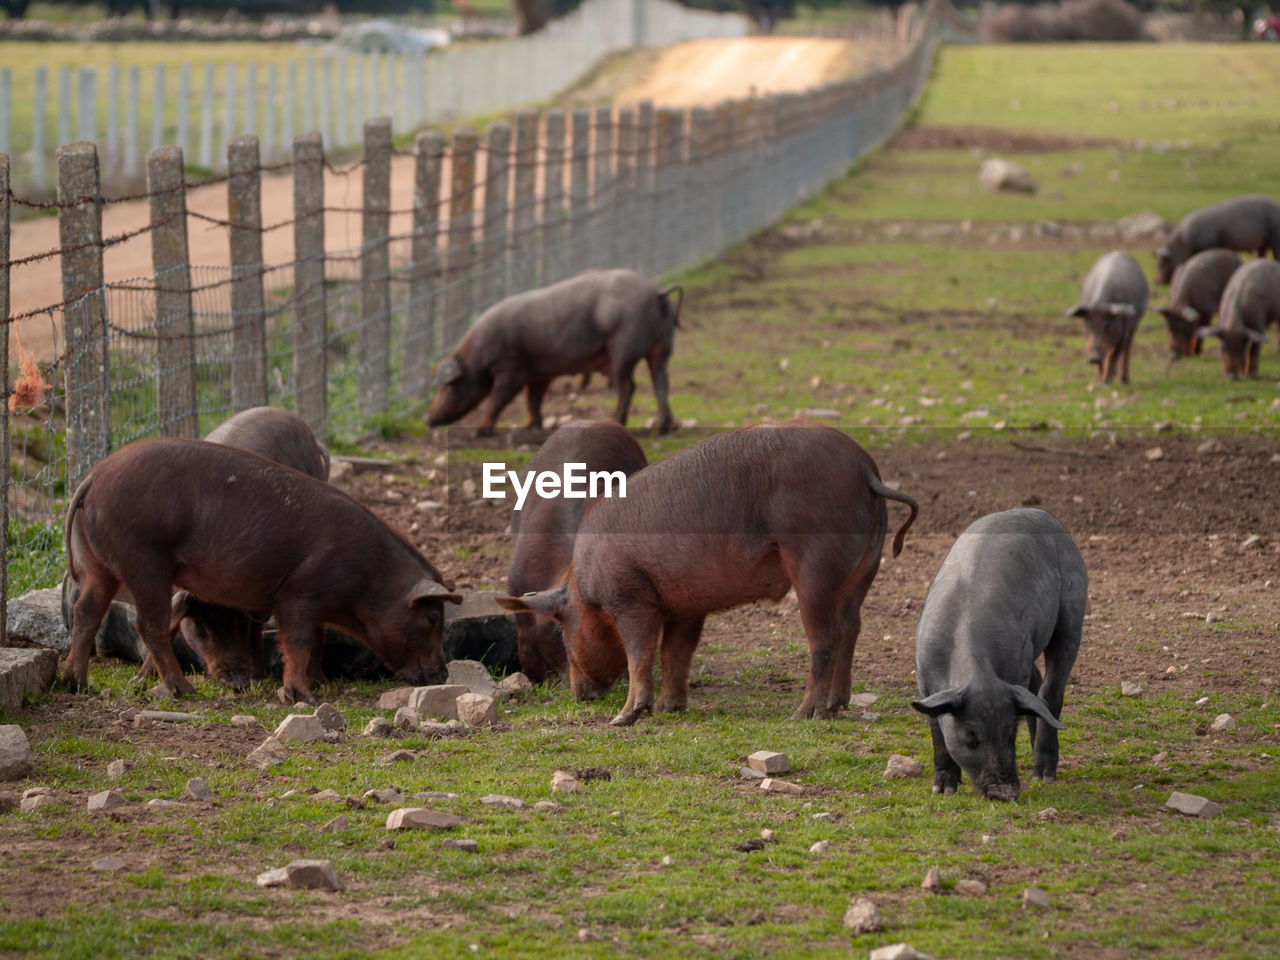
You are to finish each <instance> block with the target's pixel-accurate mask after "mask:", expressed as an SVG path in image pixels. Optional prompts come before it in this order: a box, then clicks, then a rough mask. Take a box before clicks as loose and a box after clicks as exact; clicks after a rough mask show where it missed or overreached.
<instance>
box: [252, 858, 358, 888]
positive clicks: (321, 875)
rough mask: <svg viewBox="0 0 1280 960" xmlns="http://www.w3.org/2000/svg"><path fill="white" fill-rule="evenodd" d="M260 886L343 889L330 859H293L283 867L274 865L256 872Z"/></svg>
mask: <svg viewBox="0 0 1280 960" xmlns="http://www.w3.org/2000/svg"><path fill="white" fill-rule="evenodd" d="M258 886H260V887H283V886H290V887H302V888H303V889H306V890H330V891H335V892H336V891H339V890H341V889H343V887H342V880H341V878H340V877H339V876H338V871H337V870H335V869H334V868H333V861H332V860H294V861H293V862H292V863H290V864H288V865H287V866H283V867H276V868H275V869H273V870H267V871H265V872H263V873H260V874H258Z"/></svg>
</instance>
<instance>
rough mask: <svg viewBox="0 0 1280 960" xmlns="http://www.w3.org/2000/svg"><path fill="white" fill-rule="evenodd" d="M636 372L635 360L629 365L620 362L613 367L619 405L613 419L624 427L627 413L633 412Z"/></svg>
mask: <svg viewBox="0 0 1280 960" xmlns="http://www.w3.org/2000/svg"><path fill="white" fill-rule="evenodd" d="M635 372H636V364H635V361H634V360H632V361H631V362H630V364H629V365H628V364H625V363H620V364H615V365H614V367H613V376H612V379H613V389H614V391H615V392H616V393H617V396H618V405H617V406H616V407H615V408H614V410H613V419H614V421H615V422H616V423H620V424H622V425H623V426H624V427H625V426H626V425H627V414H628V413H630V412H631V397H632V395H633V394H634V393H635V391H636V381H635Z"/></svg>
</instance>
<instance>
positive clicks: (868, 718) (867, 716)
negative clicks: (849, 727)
mask: <svg viewBox="0 0 1280 960" xmlns="http://www.w3.org/2000/svg"><path fill="white" fill-rule="evenodd" d="M858 719H859V720H863V721H865V722H867V723H875V722H876V721H877V720H879V719H880V714H879V713H877V712H876V711H875V710H866V711H864V712H863V713H862V714H861V715H859V717H858Z"/></svg>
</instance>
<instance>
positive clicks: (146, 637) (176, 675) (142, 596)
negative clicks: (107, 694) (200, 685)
mask: <svg viewBox="0 0 1280 960" xmlns="http://www.w3.org/2000/svg"><path fill="white" fill-rule="evenodd" d="M130 592H131V593H132V594H133V598H134V604H135V608H136V609H137V612H138V634H139V635H140V636H141V637H142V642H143V643H145V644H146V645H147V651H148V657H147V659H148V660H151V661H152V662H153V663H154V665H155V669H156V673H158V674H159V675H160V682H159V683H158V684H157V685H156V688H155V689H156V692H157V693H158V694H159V695H160V696H163V697H176V696H178V695H180V694H184V693H195V689H196V688H195V687H193V686H192V685H191V681H190V680H188V679H187V678H186V677H185V676H184V675H183V673H182V667H181V666H179V665H178V658H177V657H176V656H175V655H174V652H173V639H172V638H173V630H172V602H171V600H170V594H171V591H170V590H169V589H168V587H166V588H165V589H164V590H163V591H162V592H160V593H159V594H156V595H151V594H150V593H149V592H147V591H143V590H141V589H138V588H137V587H136V586H134V585H130ZM144 666H145V662H144Z"/></svg>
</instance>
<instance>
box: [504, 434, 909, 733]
mask: <svg viewBox="0 0 1280 960" xmlns="http://www.w3.org/2000/svg"><path fill="white" fill-rule="evenodd" d="M885 498H888V499H890V500H898V501H900V502H902V503H905V504H908V505H909V506H910V508H911V515H910V516H909V517H908V518H907V520H906V522H905V523H903V525H902V526H901V527H900V528H899V529H898V533H897V536H896V537H895V538H894V541H893V553H894V555H895V556H897V554H898V552H899V551H900V550H901V549H902V539H903V537H904V536H905V535H906V532H907V529H908V528H909V527H910V526H911V523H912V521H913V520H915V517H916V512H917V510H918V507H917V505H916V502H915V501H914V500H912V499H911V498H910V497H908V496H905V495H903V494H901V493H898V492H896V491H894V490H891V489H889V488H888V487H886V486H885V485H884V484H883V483H882V482H881V481H880V476H879V471H878V470H877V469H876V465H875V462H874V461H873V460H872V459H871V457H870V456H868V455H867V452H866V451H865V450H863V449H862V448H861V447H860V446H858V444H856V443H855V442H854V441H853V440H851V439H850V438H849V437H847V436H846V435H845V434H843V433H841V432H840V431H838V430H835V429H832V428H831V427H826V426H819V425H817V424H812V423H803V422H791V423H783V424H765V425H759V426H753V427H746V428H744V429H740V430H731V431H729V432H727V433H721V434H717V435H715V436H712V437H708V438H707V439H706V440H703V441H702V442H700V443H696V444H694V445H692V446H690V447H686V448H685V449H683V450H681V451H679V452H678V453H674V454H672V455H671V456H669V457H667V458H666V459H664V460H662V461H660V462H659V463H656V464H653V465H652V466H649V467H646V468H645V469H644V470H641V471H640V472H639V473H637V474H636V475H635V476H634V477H632V478H631V479H630V481H629V482H628V485H627V497H626V499H625V500H623V499H612V500H608V499H602V500H599V501H597V502H596V504H595V505H594V506H593V507H592V508H591V509H590V510H588V511H587V513H586V515H585V516H584V517H583V518H582V524H581V526H580V527H579V528H578V536H577V538H576V540H575V541H574V546H573V562H572V565H571V566H570V569H569V573H568V576H567V578H566V581H565V582H564V583H563V584H561V585H560V586H559V587H557V588H556V589H554V590H551V591H548V592H545V593H539V594H534V595H533V596H528V597H506V598H498V602H499V603H500V604H502V605H503V606H504V607H506V608H507V609H508V610H515V611H518V612H529V613H541V614H550V615H552V616H554V617H555V618H556V619H557V620H558V621H559V622H560V627H561V629H562V630H563V632H564V643H565V650H566V653H567V655H568V658H569V684H570V687H571V688H572V690H573V693H574V696H576V697H578V699H580V700H585V699H591V698H593V697H598V696H600V695H601V694H603V693H605V691H607V690H608V689H609V688H610V687H611V686H612V685H613V683H614V682H615V681H616V680H618V678H619V677H620V676H621V675H622V674H623V672H624V671H625V672H626V673H627V675H628V678H629V688H628V690H627V701H626V704H625V705H624V706H623V708H622V711H621V712H620V713H618V715H617V716H615V717H614V718H613V721H612V722H613V723H614V724H616V725H626V724H630V723H634V722H635V721H636V719H638V718H639V716H640V715H641V714H642V713H644V712H646V711H649V710H651V709H653V677H652V673H653V663H654V657H655V655H656V654H657V652H658V638H659V635H660V634H661V638H662V645H661V650H662V696H661V697H660V698H659V700H658V703H657V709H658V710H683V709H684V708H685V705H686V703H687V701H688V693H689V666H690V663H691V662H692V659H693V652H694V649H695V647H697V645H698V639H699V637H700V636H701V633H702V624H703V620H704V619H705V618H706V616H707V614H709V613H713V612H715V611H717V610H726V609H728V608H730V607H735V606H738V605H739V604H742V603H750V602H752V601H753V600H762V599H770V600H780V599H782V597H783V596H784V595H785V594H786V592H787V590H788V588H789V587H791V586H792V585H794V586H795V590H796V596H797V598H798V600H799V603H800V617H801V620H802V622H803V623H804V629H805V633H806V635H807V636H808V639H809V677H808V681H807V682H806V684H805V694H804V700H803V702H801V704H800V706H799V708H798V709H797V710H796V712H795V714H794V716H795V717H829V716H833V715H834V714H835V713H836V712H837V711H838V710H839V709H840V708H841V707H843V706H844V705H846V704H847V703H848V702H849V690H850V685H851V678H850V671H851V669H852V664H853V650H854V645H855V643H856V641H857V638H858V631H859V629H860V628H861V624H862V621H861V608H862V601H863V598H864V597H865V596H866V595H867V591H868V590H869V589H870V587H871V583H872V581H873V580H874V579H875V576H876V572H877V571H878V570H879V569H880V550H881V547H882V545H883V543H884V536H885V531H886V529H887V526H888V517H887V511H886V510H885V504H884V499H885Z"/></svg>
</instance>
